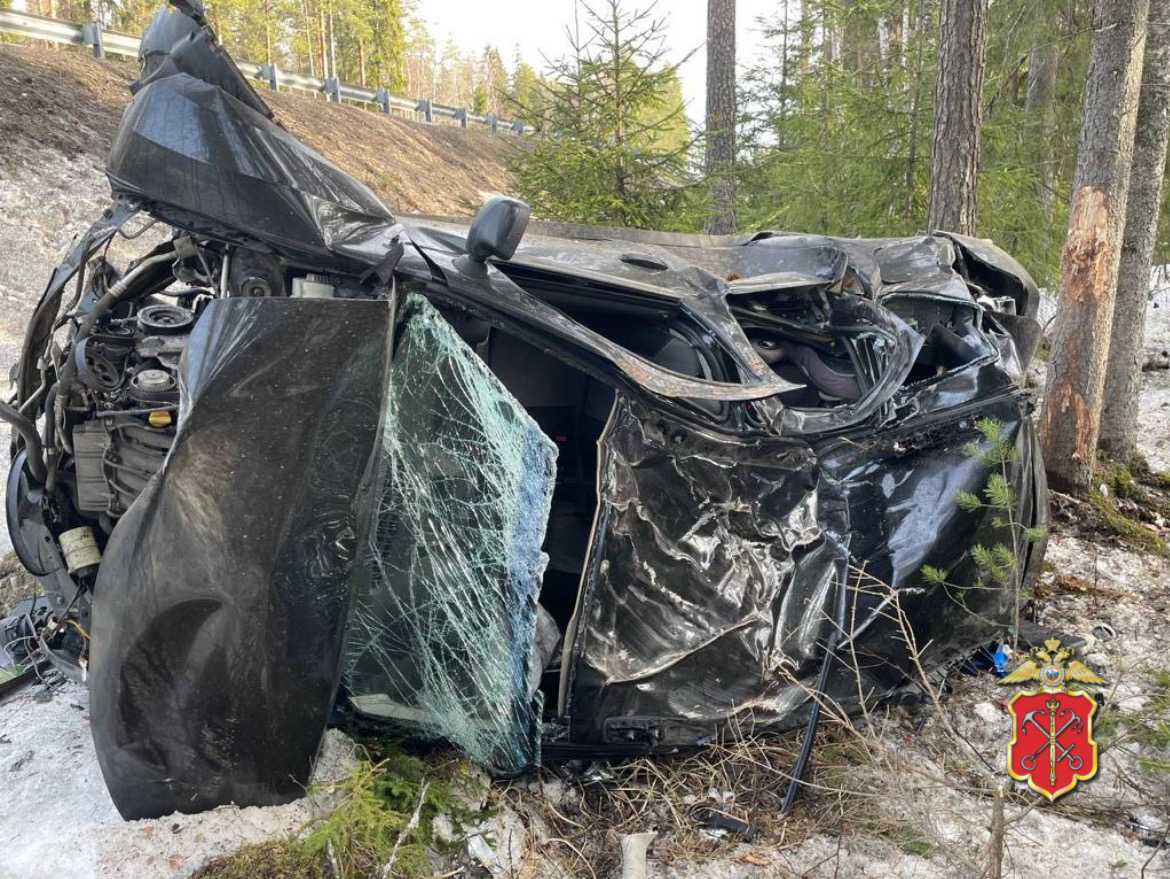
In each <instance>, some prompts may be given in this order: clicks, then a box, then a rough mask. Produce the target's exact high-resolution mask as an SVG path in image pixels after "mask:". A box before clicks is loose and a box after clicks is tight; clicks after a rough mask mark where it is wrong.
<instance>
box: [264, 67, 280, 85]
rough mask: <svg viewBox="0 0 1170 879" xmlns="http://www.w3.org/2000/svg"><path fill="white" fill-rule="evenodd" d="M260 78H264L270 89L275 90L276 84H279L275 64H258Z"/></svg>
mask: <svg viewBox="0 0 1170 879" xmlns="http://www.w3.org/2000/svg"><path fill="white" fill-rule="evenodd" d="M260 78H261V79H262V80H264V81H265V82H266V83H268V88H269V89H271V90H272V91H276V90H277V86H278V85H279V79H280V78H279V75H278V74H277V72H276V65H275V64H261V65H260Z"/></svg>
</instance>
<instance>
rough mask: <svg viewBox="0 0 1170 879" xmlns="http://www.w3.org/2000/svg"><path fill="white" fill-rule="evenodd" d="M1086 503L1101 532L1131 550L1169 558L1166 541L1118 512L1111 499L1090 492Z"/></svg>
mask: <svg viewBox="0 0 1170 879" xmlns="http://www.w3.org/2000/svg"><path fill="white" fill-rule="evenodd" d="M1088 501H1089V504H1090V506H1092V507H1093V509H1094V510H1095V511H1096V512H1097V515H1098V517H1099V519H1100V523H1099V524H1100V528H1101V530H1102V531H1104V532H1105V533H1107V534H1111V535H1113V536H1114V537H1116V538H1118V539H1119V540H1120V541H1121V542H1122V543H1125V544H1126V545H1128V546H1130V547H1132V548H1133V549H1137V550H1140V551H1142V552H1148V553H1150V554H1151V555H1157V556H1161V557H1163V558H1166V557H1170V547H1167V546H1166V541H1165V540H1163V539H1162V538H1161V537H1159V536H1158V535H1157V534H1155V533H1154V532H1153V531H1151V530H1150V529H1149V528H1147V527H1146V526H1145V525H1143V524H1142V523H1141V522H1137V521H1134V520H1133V519H1131V518H1129V517H1128V516H1125V515H1123V514H1122V513H1120V512H1118V510H1117V507H1116V506H1115V505H1114V503H1113V500H1112V499H1111V498H1108V497H1103V496H1102V495H1100V494H1098V493H1097V492H1090V494H1089V497H1088Z"/></svg>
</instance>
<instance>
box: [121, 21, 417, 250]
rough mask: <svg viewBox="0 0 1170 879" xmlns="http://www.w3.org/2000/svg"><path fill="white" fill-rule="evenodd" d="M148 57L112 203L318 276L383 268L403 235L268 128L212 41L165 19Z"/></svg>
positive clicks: (385, 215)
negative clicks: (125, 201)
mask: <svg viewBox="0 0 1170 879" xmlns="http://www.w3.org/2000/svg"><path fill="white" fill-rule="evenodd" d="M169 40H174V42H173V43H172V44H171V46H170V47H169V48H166V43H167V41H169ZM143 53H144V54H143V64H144V73H143V76H142V78H141V79H140V80H139V81H138V83H137V84H136V86H135V88H136V89H137V90H138V91H137V94H136V95H135V96H134V99H133V100H132V101H131V102H130V104H129V106H127V108H126V112H125V113H124V114H123V116H122V122H121V124H120V125H119V126H118V130H117V132H116V133H115V135H114V143H113V146H112V147H111V149H110V157H109V161H108V164H107V174H108V176H109V178H110V184H111V185H112V187H113V190H114V194H115V195H117V196H120V197H124V198H129V199H133V200H136V201H139V202H142V203H143V204H145V205H146V206H147V207H148V208H149V209H150V210H151V213H153V214H154V215H155V216H157V217H160V218H162V219H164V220H166V221H167V222H170V223H173V224H175V225H178V226H181V227H183V228H186V229H190V230H192V231H198V232H203V233H206V234H210V235H215V236H217V237H221V238H225V239H227V240H233V241H241V242H245V243H252V244H255V243H260V244H262V245H264V246H266V247H269V248H272V249H273V250H275V251H277V252H279V253H281V254H283V255H285V256H287V257H289V258H290V259H293V260H299V261H302V262H307V263H309V264H311V265H315V266H316V267H319V268H326V267H337V268H340V269H345V268H350V269H361V268H368V267H369V266H372V265H377V264H378V263H379V262H381V260H382V259H383V258H384V257H385V255H386V253H387V250H388V249H389V248H390V247H391V245H392V243H393V241H394V239H395V238H396V237H397V235H398V233H399V231H400V227H399V226H398V224H397V222H396V221H395V219H394V216H393V215H392V214H391V213H390V211H389V210H388V209H387V208H386V206H385V205H383V204H382V202H381V201H380V200H379V199H378V197H377V196H376V195H374V193H373V192H372V191H371V190H370V189H369V188H368V187H366V186H364V185H363V184H361V183H358V182H357V181H356V180H354V179H353V178H352V177H350V176H349V175H348V174H346V173H345V172H344V171H342V170H341V169H339V168H338V167H337V166H335V165H334V164H333V163H331V162H329V161H327V160H326V159H325V158H323V157H322V156H321V155H319V154H318V153H316V152H315V151H313V150H311V149H310V148H309V147H307V146H305V145H304V144H303V143H301V142H300V141H299V140H297V139H296V138H294V137H292V136H291V135H290V134H289V133H288V132H287V131H285V130H284V129H283V128H281V127H280V126H279V125H277V124H276V123H275V122H273V121H272V120H271V118H269V117H270V116H271V113H270V112H269V110H268V108H267V107H266V106H265V105H264V102H263V101H262V100H260V98H259V96H257V95H256V93H255V91H254V90H253V89H252V87H251V86H250V85H249V84H248V82H247V80H246V79H245V78H244V77H243V75H242V74H241V73H240V72H239V71H238V70H237V69H236V67H235V65H234V64H233V63H232V61H231V59H230V58H229V57H228V55H227V54H226V53H225V52H223V50H222V49H220V48H219V47H217V46H215V43H214V37H213V36H212V34H211V32H210V31H208V30H207V29H206V28H197V27H195V24H194V22H193V21H192V20H191V19H190V18H188V17H187V16H185V15H183V14H182V13H180V12H177V11H167V10H164V11H162V12H160V13H159V14H158V15H157V16H156V17H155V20H154V21H153V22H152V23H151V25H150V27H149V28H147V30H146V32H145V33H144V34H143Z"/></svg>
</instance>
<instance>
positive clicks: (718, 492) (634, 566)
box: [566, 399, 847, 747]
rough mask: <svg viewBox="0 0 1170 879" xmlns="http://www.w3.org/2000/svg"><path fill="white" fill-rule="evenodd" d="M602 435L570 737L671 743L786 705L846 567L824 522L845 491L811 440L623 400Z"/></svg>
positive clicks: (792, 701)
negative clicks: (716, 431)
mask: <svg viewBox="0 0 1170 879" xmlns="http://www.w3.org/2000/svg"><path fill="white" fill-rule="evenodd" d="M601 449H602V462H601V465H600V474H599V480H600V488H601V509H600V510H599V512H598V519H597V536H596V539H595V542H594V544H593V546H592V549H591V560H590V563H589V568H588V572H587V575H586V581H587V585H586V587H585V591H584V592H583V594H582V597H581V603H580V617H579V620H578V621H577V624H576V630H575V632H574V633H572V634H571V637H573V638H574V641H573V643H572V648H571V649H572V651H573V659H572V660H571V662H570V667H571V669H572V677H571V678H570V680H569V683H568V689H567V691H566V699H567V704H566V708H567V713H568V715H569V717H570V720H571V732H572V737H573V740H575V741H578V740H579V741H599V742H605V743H608V744H611V745H620V744H624V743H630V742H634V743H640V744H652V745H654V746H656V747H657V746H661V747H670V746H677V745H680V744H688V743H693V742H694V741H696V740H697V738H706V737H711V736H714V735H715V734H716V733H718V732H719V731H720V729H721V728H722V727H723V726H724V725H726V724H728V723H730V722H732V720H733V719H734V718H736V717H740V716H742V717H744V718H746V717H747V716H749V715H753V716H755V717H756V718H757V719H758V722H760V723H764V722H765V721H766V719H767V718H769V717H772V718H775V717H776V716H783V715H784V714H786V713H787V712H788V711H790V710H791V709H792V708H793V707H794V706H795V705H797V704H799V702H800V701H801V699H799V698H797V693H796V692H795V691H794V689H793V687H792V686H791V682H790V676H791V675H796V676H801V675H803V674H806V673H811V672H812V670H813V668H814V667H815V665H816V661H817V659H818V656H817V643H818V639H819V638H820V637H822V636H823V634H824V632H823V622H824V609H825V607H826V605H827V604H828V603H829V602H830V601H831V593H832V590H833V588H834V586H835V584H836V583H837V582H839V581H840V580H841V579H843V577H844V576H845V573H846V562H847V555H846V553H845V551H844V548H843V547H842V546H841V545H840V543H839V542H838V540H837V539H836V538H835V537H834V536H833V535H832V534H831V533H830V531H829V530H828V528H827V526H828V525H829V524H830V522H831V521H832V519H833V518H834V517H840V516H841V506H842V504H841V501H840V498H839V496H837V495H836V492H835V491H834V489H833V488H832V487H831V486H826V485H824V483H823V481H822V479H821V477H820V473H819V468H818V466H817V462H816V458H815V455H814V453H813V451H812V449H811V448H810V447H809V446H808V445H807V444H805V443H803V442H795V441H785V440H778V439H761V440H757V441H754V442H750V443H744V442H741V441H729V440H726V439H723V438H720V437H718V436H714V435H711V434H707V433H705V432H703V431H701V430H697V429H695V428H694V427H693V426H690V425H686V424H683V423H680V422H678V421H676V420H674V419H668V418H665V417H663V416H662V415H661V414H658V413H655V412H652V411H649V410H647V409H646V408H645V407H643V406H640V405H638V404H636V403H632V402H630V401H629V400H626V399H619V400H618V404H617V408H616V410H615V414H614V418H613V420H612V422H611V424H610V427H609V428H608V429H607V431H606V433H605V435H604V436H603V438H602V443H601ZM833 530H835V531H843V530H844V522H839V523H838V524H837V527H836V528H835V529H833ZM623 718H625V719H628V718H642V720H643V722H644V723H648V724H650V725H652V726H653V727H654V728H655V729H654V730H642V731H641V732H637V730H636V727H634V726H632V725H631V724H630V723H629V722H628V720H625V719H623ZM700 731H701V732H700Z"/></svg>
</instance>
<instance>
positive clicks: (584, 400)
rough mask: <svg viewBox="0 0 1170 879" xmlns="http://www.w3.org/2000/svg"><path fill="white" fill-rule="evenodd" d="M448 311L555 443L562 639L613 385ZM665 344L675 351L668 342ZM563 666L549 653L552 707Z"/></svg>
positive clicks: (553, 618) (550, 588)
mask: <svg viewBox="0 0 1170 879" xmlns="http://www.w3.org/2000/svg"><path fill="white" fill-rule="evenodd" d="M443 315H444V317H445V318H446V319H447V321H448V322H449V323H450V324H451V326H452V327H453V328H454V329H455V331H456V332H457V333H458V334H459V336H460V337H461V338H462V340H463V341H464V342H465V343H466V344H467V345H468V346H470V347H471V348H472V349H473V350H474V351H475V353H476V354H477V355H478V356H479V358H480V359H481V360H482V361H483V362H484V363H485V364H487V366H488V368H489V369H490V370H491V371H492V374H493V375H494V376H495V377H496V378H497V379H498V380H499V381H500V382H501V383H502V384H503V386H504V387H505V388H506V389H507V391H508V393H509V394H510V395H511V396H512V397H513V398H514V399H515V400H516V401H517V402H518V403H519V404H520V405H521V406H522V407H523V408H524V410H525V411H526V412H527V413H528V415H529V417H531V418H532V419H533V421H535V422H536V424H537V425H538V426H539V427H540V430H541V431H542V432H543V433H544V434H545V436H546V437H548V439H549V440H551V441H552V442H553V443H554V444H555V445H556V448H557V458H556V481H555V485H554V489H553V494H552V504H551V509H550V513H549V517H548V529H547V532H546V535H545V540H544V544H543V547H542V548H543V551H544V553H545V554H546V555H547V556H548V565H547V567H546V568H545V572H544V578H543V581H542V584H541V590H540V604H541V607H542V608H543V609H544V611H545V612H546V613H547V615H548V616H547V617H546V618H545V619H546V622H552V623H555V625H556V633H555V635H554V636H553V637H554V638H555V639H560V638H561V636H563V634H564V633H565V632H566V631H567V630H568V627H569V622H570V620H571V619H572V616H573V612H574V610H575V609H576V606H577V597H578V595H579V592H580V587H581V575H582V571H583V570H584V567H585V559H586V555H587V553H588V549H589V542H590V537H591V534H592V528H593V519H594V515H595V513H596V510H597V467H598V450H597V441H598V439H599V438H600V436H601V433H602V430H603V429H604V427H605V424H606V421H607V420H608V419H609V416H610V411H611V410H612V408H613V403H614V389H613V387H611V386H610V385H607V384H605V383H604V382H601V381H599V380H598V379H596V378H593V377H592V376H589V375H586V374H585V373H584V372H582V371H580V370H579V369H577V368H575V367H573V366H571V365H570V364H568V363H566V362H565V361H563V360H560V359H558V358H556V357H554V356H552V355H551V354H548V353H546V352H544V351H541V350H540V349H539V348H537V347H535V346H533V345H531V344H529V343H528V342H526V341H524V340H523V339H521V338H519V337H517V336H515V335H513V334H511V333H508V332H506V331H504V330H501V329H499V328H498V327H493V326H490V325H489V324H487V323H486V322H484V321H482V320H479V319H478V318H475V317H473V316H471V315H470V314H468V313H467V312H465V311H462V310H459V309H455V308H447V309H445V310H444V312H443ZM668 338H670V337H668ZM660 347H662V348H664V349H666V350H668V351H672V350H673V351H677V349H672V348H671V347H670V346H669V345H668V344H667V345H662V346H660ZM560 668H561V664H560V656H559V655H558V654H556V653H555V652H554V654H553V655H551V656H549V657H548V658H547V662H546V664H545V671H544V674H543V677H542V682H541V689H542V690H543V692H544V694H545V697H546V698H545V704H546V706H548V708H549V709H550V711H551V710H552V709H554V708H555V707H556V700H557V694H558V691H559V684H560V682H559V676H560Z"/></svg>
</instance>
